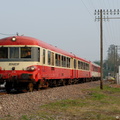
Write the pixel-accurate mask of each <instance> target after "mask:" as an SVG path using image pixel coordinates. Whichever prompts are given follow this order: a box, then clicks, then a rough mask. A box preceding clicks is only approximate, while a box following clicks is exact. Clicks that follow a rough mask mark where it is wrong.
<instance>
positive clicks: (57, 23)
mask: <svg viewBox="0 0 120 120" xmlns="http://www.w3.org/2000/svg"><path fill="white" fill-rule="evenodd" d="M119 8H120V0H0V18H1V19H0V38H4V37H8V36H13V35H15V34H16V33H17V32H18V33H19V35H24V36H29V37H34V38H37V39H39V40H42V41H44V42H46V43H49V44H51V45H53V46H57V47H58V48H61V49H63V50H65V51H68V52H72V53H73V54H75V55H77V56H79V57H81V58H84V59H86V60H90V61H96V60H100V21H98V20H96V21H95V15H94V11H95V10H99V9H102V10H110V9H112V10H114V9H119ZM105 16H107V15H105ZM96 17H98V16H96ZM108 17H114V18H115V17H120V14H119V15H114V14H113V15H108ZM111 44H114V45H120V19H109V21H107V20H106V21H103V58H104V59H106V58H107V50H108V47H109V46H110V45H111Z"/></svg>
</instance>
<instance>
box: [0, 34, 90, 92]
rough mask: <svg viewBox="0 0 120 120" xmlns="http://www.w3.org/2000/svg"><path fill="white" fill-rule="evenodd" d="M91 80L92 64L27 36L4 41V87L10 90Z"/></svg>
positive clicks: (0, 57) (0, 75)
mask: <svg viewBox="0 0 120 120" xmlns="http://www.w3.org/2000/svg"><path fill="white" fill-rule="evenodd" d="M90 78H91V62H89V61H87V60H84V59H81V58H79V57H77V56H75V55H74V54H72V53H69V52H66V51H63V50H61V49H58V48H57V47H54V46H52V45H49V44H47V43H45V42H43V41H40V40H37V39H35V38H31V37H25V36H13V37H8V38H3V39H1V40H0V84H2V83H3V82H6V90H7V91H8V92H9V91H10V90H11V89H12V88H15V89H18V90H19V89H20V88H22V87H26V88H27V89H28V90H29V91H32V90H33V88H34V87H35V88H37V89H38V88H41V87H48V86H57V85H61V84H62V85H65V84H72V83H76V82H80V80H82V79H90Z"/></svg>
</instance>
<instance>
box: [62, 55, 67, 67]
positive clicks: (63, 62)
mask: <svg viewBox="0 0 120 120" xmlns="http://www.w3.org/2000/svg"><path fill="white" fill-rule="evenodd" d="M66 65H67V61H66V57H65V56H62V67H66Z"/></svg>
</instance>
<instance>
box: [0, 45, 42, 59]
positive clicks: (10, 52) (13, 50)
mask: <svg viewBox="0 0 120 120" xmlns="http://www.w3.org/2000/svg"><path fill="white" fill-rule="evenodd" d="M39 57H40V48H37V47H0V61H3V60H4V61H12V60H14V61H39V60H40V58H39Z"/></svg>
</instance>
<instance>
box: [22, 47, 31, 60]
mask: <svg viewBox="0 0 120 120" xmlns="http://www.w3.org/2000/svg"><path fill="white" fill-rule="evenodd" d="M31 53H32V52H31V47H21V58H31Z"/></svg>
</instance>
